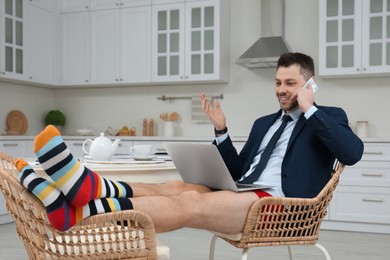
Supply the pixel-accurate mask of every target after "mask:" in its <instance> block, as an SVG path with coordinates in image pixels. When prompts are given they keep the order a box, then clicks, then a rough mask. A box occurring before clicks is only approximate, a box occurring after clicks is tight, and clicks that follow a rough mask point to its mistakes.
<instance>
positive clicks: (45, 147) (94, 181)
mask: <svg viewBox="0 0 390 260" xmlns="http://www.w3.org/2000/svg"><path fill="white" fill-rule="evenodd" d="M34 152H35V154H36V155H37V157H38V161H39V163H40V164H41V166H42V168H43V169H44V170H45V172H46V173H47V174H48V175H49V176H50V178H51V179H52V180H53V181H54V182H55V183H56V185H57V187H58V188H60V189H61V191H62V192H63V193H64V194H65V196H66V198H67V200H68V201H69V202H70V203H71V204H73V205H74V206H76V207H82V206H84V205H86V204H87V203H89V202H90V201H91V200H94V199H98V198H129V197H132V196H133V190H132V189H131V187H130V185H128V184H127V183H125V182H119V181H118V182H117V181H110V180H107V179H105V178H103V177H101V176H100V175H99V174H97V173H95V172H93V171H91V170H90V169H88V168H87V167H85V166H84V165H83V164H82V163H81V162H80V161H79V160H77V158H76V157H75V156H73V155H72V154H71V153H70V151H69V149H68V148H67V146H66V144H65V143H64V140H63V139H62V137H61V133H60V132H59V131H58V130H57V128H55V127H54V126H52V125H49V126H47V127H46V128H45V129H44V130H43V131H42V132H41V133H40V134H39V135H37V136H36V138H35V141H34Z"/></svg>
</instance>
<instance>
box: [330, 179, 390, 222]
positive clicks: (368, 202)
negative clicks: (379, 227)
mask: <svg viewBox="0 0 390 260" xmlns="http://www.w3.org/2000/svg"><path fill="white" fill-rule="evenodd" d="M330 220H338V221H348V222H349V221H351V222H367V223H382V224H390V191H389V189H388V188H371V187H370V188H364V187H343V186H339V187H337V189H336V192H335V193H334V196H333V200H332V203H331V205H330Z"/></svg>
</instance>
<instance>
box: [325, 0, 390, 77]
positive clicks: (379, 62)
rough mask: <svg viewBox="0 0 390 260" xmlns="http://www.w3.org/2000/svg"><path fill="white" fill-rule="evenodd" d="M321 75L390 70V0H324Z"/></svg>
mask: <svg viewBox="0 0 390 260" xmlns="http://www.w3.org/2000/svg"><path fill="white" fill-rule="evenodd" d="M319 13H320V17H319V21H320V28H319V33H320V36H319V44H320V45H319V75H320V76H361V75H365V76H367V75H380V74H389V72H390V1H388V0H367V1H366V0H320V12H319Z"/></svg>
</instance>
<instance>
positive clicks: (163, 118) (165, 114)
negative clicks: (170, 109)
mask: <svg viewBox="0 0 390 260" xmlns="http://www.w3.org/2000/svg"><path fill="white" fill-rule="evenodd" d="M160 119H161V120H163V121H168V119H169V114H168V113H167V112H163V113H161V114H160Z"/></svg>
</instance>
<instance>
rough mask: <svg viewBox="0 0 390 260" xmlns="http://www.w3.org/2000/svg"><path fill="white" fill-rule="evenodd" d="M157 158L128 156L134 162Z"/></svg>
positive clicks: (152, 156)
mask: <svg viewBox="0 0 390 260" xmlns="http://www.w3.org/2000/svg"><path fill="white" fill-rule="evenodd" d="M156 157H157V156H154V155H149V156H136V155H135V156H130V158H133V159H134V160H136V161H151V160H153V159H154V158H156Z"/></svg>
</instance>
